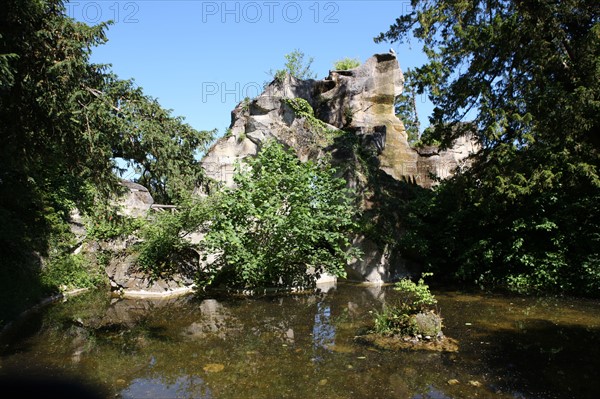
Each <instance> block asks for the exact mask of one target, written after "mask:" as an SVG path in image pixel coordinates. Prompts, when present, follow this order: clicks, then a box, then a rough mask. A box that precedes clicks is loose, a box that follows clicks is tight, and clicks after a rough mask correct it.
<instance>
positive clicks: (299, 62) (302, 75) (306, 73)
mask: <svg viewBox="0 0 600 399" xmlns="http://www.w3.org/2000/svg"><path fill="white" fill-rule="evenodd" d="M304 56H305V55H304V53H303V52H302V51H300V50H298V49H296V50H294V51H292V52H291V53H288V54H286V55H285V60H286V62H285V67H284V68H283V69H278V70H277V71H275V73H273V71H271V75H272V76H273V77H274V79H275V80H276V81H277V82H282V81H283V79H285V77H286V75H288V74H290V75H292V76H293V77H295V78H297V79H315V78H316V77H317V74H316V73H314V72H313V71H312V70H311V69H310V66H311V65H312V63H313V61H314V58H313V57H309V58H308V60H306V61H305V60H304Z"/></svg>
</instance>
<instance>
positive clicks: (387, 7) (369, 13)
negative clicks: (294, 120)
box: [67, 0, 431, 135]
mask: <svg viewBox="0 0 600 399" xmlns="http://www.w3.org/2000/svg"><path fill="white" fill-rule="evenodd" d="M409 10H410V1H367V0H348V1H285V0H283V1H203V0H174V1H171V0H136V1H118V0H93V1H88V0H76V1H70V2H69V3H68V4H67V13H68V14H69V15H70V16H72V17H74V18H75V19H77V20H81V21H84V22H87V23H89V24H92V25H93V24H96V23H98V22H100V21H106V20H113V21H114V24H113V25H112V26H110V28H109V30H108V32H107V34H108V39H109V41H108V43H106V44H105V45H102V46H100V47H98V48H96V49H95V50H94V52H93V56H92V61H94V62H98V63H109V64H112V70H113V71H114V72H115V73H117V75H119V77H121V78H124V79H128V78H134V79H135V82H136V83H137V84H138V85H139V86H141V87H143V88H144V91H145V93H146V94H148V95H150V96H152V97H156V98H158V100H159V102H160V103H161V105H162V106H163V107H165V108H169V109H172V110H173V115H176V116H183V117H185V120H186V122H187V123H189V124H190V125H192V126H193V127H194V128H196V129H199V130H210V129H214V128H217V129H218V130H219V133H220V134H221V135H222V134H223V133H224V132H225V129H226V128H227V127H228V126H229V123H230V118H231V110H232V109H233V108H234V107H235V105H236V104H237V103H238V102H239V101H241V100H243V99H244V97H246V96H248V97H254V96H256V95H257V94H259V90H260V89H261V88H262V86H263V84H264V83H265V82H266V81H270V80H271V77H270V75H269V74H268V72H269V71H270V70H276V69H280V68H282V67H283V64H284V62H285V59H284V55H285V54H287V53H290V52H291V51H293V50H294V49H299V50H301V51H302V52H304V53H305V54H306V55H307V56H311V57H313V58H314V63H313V65H312V70H313V71H315V72H316V73H317V75H318V78H320V79H322V78H325V77H326V76H327V74H328V72H329V69H331V68H332V65H333V63H334V62H335V61H336V60H339V59H342V58H344V57H351V58H357V59H359V60H360V61H361V62H364V61H365V60H366V59H367V58H369V57H370V56H371V55H373V54H375V53H382V52H387V51H388V50H389V49H390V47H393V48H394V50H395V51H396V52H397V54H398V60H399V62H400V66H401V68H402V69H403V70H406V68H408V67H414V66H418V65H421V64H422V63H423V62H424V56H423V55H422V53H421V51H420V48H421V46H420V44H419V43H417V42H413V43H412V47H411V46H409V45H407V44H402V45H400V44H397V43H396V44H393V45H390V44H388V43H381V44H376V43H374V41H373V37H375V36H377V35H378V34H379V33H380V32H382V31H386V30H387V28H388V27H389V26H390V25H391V24H392V23H393V22H394V20H395V18H396V17H398V16H399V15H401V14H402V13H404V12H408V11H409ZM417 106H418V109H419V113H420V119H421V120H422V126H423V125H424V126H427V122H426V119H427V115H428V114H429V112H430V111H431V106H430V104H429V103H428V102H427V101H426V99H425V97H422V98H419V99H418V101H417Z"/></svg>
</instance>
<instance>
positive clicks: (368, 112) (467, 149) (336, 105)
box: [203, 53, 477, 283]
mask: <svg viewBox="0 0 600 399" xmlns="http://www.w3.org/2000/svg"><path fill="white" fill-rule="evenodd" d="M403 83H404V77H403V75H402V72H401V70H400V67H399V65H398V61H397V59H396V57H395V55H394V54H389V53H386V54H375V55H374V56H372V57H371V58H369V59H368V60H367V61H366V62H365V63H364V64H363V65H361V66H359V67H357V68H354V69H351V70H345V71H330V73H329V76H328V77H327V78H326V79H324V80H299V79H296V78H294V77H293V76H290V75H288V76H287V77H285V78H284V79H282V80H281V81H277V80H275V81H273V82H272V83H271V84H269V85H268V86H267V87H266V88H265V91H264V92H263V93H262V94H261V95H259V96H258V97H257V98H255V99H252V100H249V99H246V100H245V101H242V102H241V103H240V104H238V105H237V107H236V108H235V109H234V110H233V111H232V121H231V126H230V129H229V130H228V133H227V134H226V136H225V137H223V138H221V139H220V140H218V141H217V142H216V144H215V145H214V146H213V147H212V148H211V149H210V150H209V151H208V152H207V154H206V156H205V157H204V159H203V166H204V169H205V171H206V173H207V175H208V176H209V177H211V178H213V179H215V180H216V181H219V182H222V183H223V184H225V185H227V186H232V185H233V179H232V177H233V174H234V170H235V165H236V163H237V162H239V161H241V160H242V159H243V158H245V157H247V156H253V155H255V154H257V152H258V151H259V149H260V147H261V144H262V143H263V142H265V140H268V139H275V140H277V141H279V142H281V143H283V144H285V145H287V146H288V147H290V148H292V149H294V150H295V151H296V153H297V155H298V157H299V158H300V159H302V160H306V159H309V158H313V159H314V158H318V157H320V156H322V155H323V154H324V153H326V152H329V153H331V154H332V155H333V158H334V159H337V161H338V162H340V161H344V159H343V158H347V159H345V161H348V160H349V159H348V158H351V157H352V154H350V153H349V152H348V151H343V150H342V149H340V146H339V145H337V146H336V144H335V142H336V140H337V139H336V137H339V134H336V133H335V132H336V131H337V132H339V131H340V130H342V131H343V132H342V133H347V134H351V135H353V137H354V139H355V140H357V142H358V143H359V145H360V146H362V147H364V148H367V149H368V150H369V151H371V152H372V153H373V154H375V156H376V162H377V167H378V170H379V171H380V172H384V174H385V175H386V176H388V178H389V179H391V180H392V183H393V181H396V182H408V183H413V184H416V185H419V186H421V187H424V188H430V187H432V185H434V184H435V182H434V180H433V179H432V177H433V176H437V177H439V178H446V177H448V176H450V175H452V173H453V171H454V170H455V169H456V168H457V167H459V166H461V165H462V164H465V163H467V162H468V158H467V157H468V155H469V153H472V152H475V151H476V150H477V146H476V144H475V143H473V142H472V140H470V139H468V138H464V139H461V140H459V141H458V142H457V144H456V146H455V147H454V148H452V149H450V150H447V151H439V150H438V149H437V148H435V147H428V148H423V149H419V150H417V149H414V148H411V147H410V145H409V144H408V141H407V135H406V131H405V128H404V125H403V123H402V121H401V120H399V119H398V118H397V117H396V116H395V114H394V100H395V98H396V97H397V96H398V95H400V94H401V93H402V89H403ZM297 98H300V99H303V100H305V101H306V102H307V103H308V104H310V106H311V107H312V109H313V110H314V117H311V116H310V115H307V113H305V112H298V109H294V104H293V103H291V102H290V100H292V99H297ZM309 114H310V113H309ZM338 141H341V140H338ZM355 158H356V157H355ZM350 161H351V162H352V160H350ZM354 162H355V163H357V162H358V161H357V160H356V159H354ZM345 177H346V178H348V180H349V186H351V187H354V188H357V186H360V185H361V184H362V185H365V184H369V183H368V182H367V183H365V182H364V181H365V180H368V179H367V178H365V177H364V176H357V175H356V173H355V175H354V176H349V175H346V176H345ZM361 179H362V181H363V182H362V183H361ZM370 184H372V182H371V183H370ZM357 191H359V190H357ZM363 197H364V198H363V199H364V201H363V207H364V208H365V209H368V208H370V207H373V206H377V205H374V204H373V203H369V199H368V198H367V196H363ZM354 244H355V245H357V246H359V247H360V248H361V249H362V250H363V252H364V255H363V257H362V259H357V260H356V261H355V262H353V263H352V264H351V265H349V266H350V267H349V269H348V272H349V273H348V274H349V277H350V278H352V279H357V280H362V281H368V282H374V283H381V282H384V281H391V280H395V279H397V278H398V277H400V276H402V275H406V274H407V272H408V271H407V268H406V265H405V262H404V261H403V259H402V257H401V255H399V254H397V253H394V251H393V250H391V249H390V248H389V247H388V246H387V245H385V244H382V243H378V242H375V240H373V239H372V238H369V237H366V236H357V237H355V238H354Z"/></svg>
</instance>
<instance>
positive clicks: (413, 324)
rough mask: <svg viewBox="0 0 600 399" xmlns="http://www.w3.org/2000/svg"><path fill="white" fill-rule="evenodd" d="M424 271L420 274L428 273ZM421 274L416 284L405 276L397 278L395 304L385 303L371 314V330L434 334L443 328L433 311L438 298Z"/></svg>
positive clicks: (425, 274)
mask: <svg viewBox="0 0 600 399" xmlns="http://www.w3.org/2000/svg"><path fill="white" fill-rule="evenodd" d="M428 275H429V274H428V273H424V274H423V277H426V276H428ZM423 277H421V278H420V279H419V280H418V282H417V283H415V282H413V281H411V280H410V279H408V278H404V279H402V280H400V281H398V282H397V283H396V284H395V286H394V289H395V290H396V291H399V292H400V299H399V301H398V302H397V304H395V305H387V306H384V307H383V309H382V311H381V312H375V314H374V332H375V333H377V334H382V335H400V336H416V335H418V334H421V335H423V336H432V337H433V336H436V335H438V334H439V333H440V332H441V330H442V319H441V317H440V316H438V315H437V314H436V313H435V311H434V310H433V306H434V305H436V304H437V300H436V299H435V297H434V296H433V294H432V293H431V291H430V290H429V286H428V285H427V284H425V282H424V280H423Z"/></svg>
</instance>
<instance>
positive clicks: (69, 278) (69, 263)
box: [41, 254, 106, 291]
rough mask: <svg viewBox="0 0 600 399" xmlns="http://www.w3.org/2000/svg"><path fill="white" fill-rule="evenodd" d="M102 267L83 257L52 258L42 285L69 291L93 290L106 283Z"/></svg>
mask: <svg viewBox="0 0 600 399" xmlns="http://www.w3.org/2000/svg"><path fill="white" fill-rule="evenodd" d="M105 277H106V276H105V273H104V271H103V269H102V268H101V267H99V266H98V265H96V264H95V263H93V262H90V261H89V260H88V259H86V258H85V257H84V256H82V255H69V254H66V255H62V256H58V257H51V258H50V259H49V260H48V262H47V264H46V265H45V267H44V269H43V270H42V273H41V281H42V283H43V284H44V285H45V286H47V287H51V288H55V287H57V288H60V290H61V291H67V290H71V289H75V288H93V287H96V286H99V285H101V284H102V283H103V282H104V281H105Z"/></svg>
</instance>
